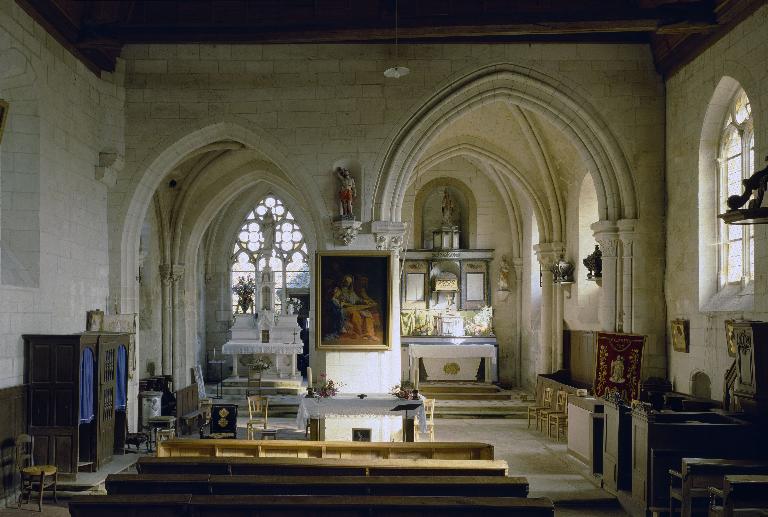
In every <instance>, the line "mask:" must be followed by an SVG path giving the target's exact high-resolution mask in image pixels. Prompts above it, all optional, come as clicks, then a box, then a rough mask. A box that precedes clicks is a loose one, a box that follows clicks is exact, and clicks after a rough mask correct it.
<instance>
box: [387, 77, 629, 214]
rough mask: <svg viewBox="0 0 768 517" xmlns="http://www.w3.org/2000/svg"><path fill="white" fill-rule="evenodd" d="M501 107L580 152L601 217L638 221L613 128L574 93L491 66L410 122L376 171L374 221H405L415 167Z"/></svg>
mask: <svg viewBox="0 0 768 517" xmlns="http://www.w3.org/2000/svg"><path fill="white" fill-rule="evenodd" d="M498 100H503V101H505V102H508V103H510V104H514V105H518V106H520V107H522V108H525V109H528V110H531V111H534V112H537V113H539V114H541V115H543V116H545V117H546V118H547V119H548V120H549V121H550V122H551V123H552V124H554V125H555V127H557V128H558V129H560V130H561V131H562V132H563V133H564V134H565V135H566V137H567V138H568V139H569V140H570V141H571V143H572V144H573V145H574V146H575V147H576V149H577V150H578V152H579V154H580V156H581V158H582V160H583V161H584V162H585V163H586V164H587V168H588V170H589V171H590V173H591V174H592V177H593V178H594V181H595V188H596V189H597V191H598V201H599V212H600V218H601V219H605V220H613V221H615V220H618V219H635V218H637V216H638V214H637V201H636V198H635V187H634V182H633V179H632V176H631V173H630V171H629V167H628V164H627V161H626V158H625V156H624V153H623V151H622V150H621V148H620V147H619V144H618V142H617V141H616V138H615V137H614V136H613V134H612V133H611V131H610V129H609V128H608V126H607V124H606V123H605V122H604V121H603V120H602V118H601V117H600V115H599V114H598V113H597V112H596V111H595V110H594V108H592V107H591V106H590V104H589V102H588V101H586V100H585V99H584V98H583V97H582V96H581V95H579V94H578V93H577V92H576V91H575V89H574V88H571V87H569V86H567V85H565V84H564V83H562V82H559V81H557V80H555V79H553V78H551V77H548V76H546V75H544V74H541V73H539V72H536V71H533V70H531V69H527V68H523V67H520V66H516V65H511V64H500V65H491V66H488V67H484V68H481V69H479V70H477V71H475V72H472V73H470V74H467V75H465V76H463V77H460V78H459V79H457V80H455V81H453V82H452V83H450V84H449V85H448V86H446V87H445V88H443V89H442V90H441V91H439V92H438V93H437V94H436V95H434V96H433V97H431V98H430V99H428V101H427V102H426V103H425V104H424V105H423V106H422V107H421V108H420V109H419V110H417V111H416V112H415V113H413V114H412V116H411V117H410V118H409V119H408V121H407V122H406V123H405V125H404V126H403V127H402V128H401V129H400V131H399V132H398V133H397V134H396V135H395V137H394V138H393V139H392V141H391V143H390V145H389V147H388V149H387V150H386V152H385V154H384V156H383V158H382V159H381V160H380V163H379V164H378V170H379V175H378V181H377V184H376V186H375V190H374V199H375V204H374V219H380V220H392V221H399V220H400V217H401V213H400V212H401V208H402V199H403V193H404V192H405V189H406V188H407V185H408V183H409V182H410V178H411V176H412V175H413V174H414V169H415V167H416V165H417V164H418V163H419V161H420V160H421V157H422V155H423V153H424V152H425V150H426V149H427V147H428V145H429V144H430V142H431V141H432V140H433V138H434V137H435V135H437V134H438V133H439V132H440V131H441V130H442V129H443V128H444V127H446V126H447V125H448V124H450V123H451V122H452V121H453V120H454V119H456V118H457V117H459V116H461V115H462V114H463V113H465V112H467V111H468V110H472V109H475V108H477V107H479V106H482V105H484V104H486V103H489V102H494V101H498Z"/></svg>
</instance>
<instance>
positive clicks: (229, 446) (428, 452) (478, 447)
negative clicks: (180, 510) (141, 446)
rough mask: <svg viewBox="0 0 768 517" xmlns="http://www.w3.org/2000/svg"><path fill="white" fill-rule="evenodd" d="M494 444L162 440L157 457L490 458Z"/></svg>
mask: <svg viewBox="0 0 768 517" xmlns="http://www.w3.org/2000/svg"><path fill="white" fill-rule="evenodd" d="M493 454H494V453H493V445H490V444H487V443H477V442H415V443H414V442H408V443H402V442H385V443H370V442H366V443H363V442H312V441H305V440H227V439H220V440H219V439H214V440H165V441H163V442H162V443H161V444H158V447H157V457H158V458H166V457H168V458H170V457H172V458H179V457H195V458H213V457H229V456H232V457H241V458H246V457H247V458H269V457H293V458H367V459H407V458H413V459H433V460H492V459H494V455H493Z"/></svg>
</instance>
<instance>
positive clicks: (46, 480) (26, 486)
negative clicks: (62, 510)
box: [16, 434, 59, 512]
mask: <svg viewBox="0 0 768 517" xmlns="http://www.w3.org/2000/svg"><path fill="white" fill-rule="evenodd" d="M33 451H34V443H33V439H32V437H31V436H29V435H28V434H20V435H19V436H18V437H17V438H16V467H17V468H18V469H19V474H20V475H21V493H20V494H19V508H21V504H22V501H23V499H24V496H26V497H27V503H29V499H30V497H31V495H32V491H33V490H35V489H37V490H38V491H39V492H40V499H38V501H37V510H38V511H40V512H42V511H43V492H44V491H45V489H46V488H48V487H53V501H54V502H56V503H58V502H59V501H58V498H57V497H56V487H57V484H58V481H59V470H58V469H57V468H56V466H55V465H35V461H34V457H33Z"/></svg>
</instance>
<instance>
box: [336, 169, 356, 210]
mask: <svg viewBox="0 0 768 517" xmlns="http://www.w3.org/2000/svg"><path fill="white" fill-rule="evenodd" d="M336 176H337V177H338V178H339V181H340V182H341V185H340V186H339V214H340V215H341V219H354V218H355V215H354V213H353V211H352V207H353V201H354V199H355V197H357V190H356V189H355V179H354V178H353V177H352V174H351V173H350V172H349V169H347V168H345V167H336Z"/></svg>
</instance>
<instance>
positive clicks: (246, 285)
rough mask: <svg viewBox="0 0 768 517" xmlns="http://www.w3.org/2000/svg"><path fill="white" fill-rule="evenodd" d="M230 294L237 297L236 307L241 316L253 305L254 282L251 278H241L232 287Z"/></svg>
mask: <svg viewBox="0 0 768 517" xmlns="http://www.w3.org/2000/svg"><path fill="white" fill-rule="evenodd" d="M232 292H233V293H235V294H236V295H237V307H238V309H240V313H241V314H245V313H247V312H248V309H250V308H251V306H252V305H253V294H254V293H255V292H256V282H254V280H253V278H246V277H244V276H241V277H240V278H238V279H237V283H236V284H235V285H233V286H232Z"/></svg>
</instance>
